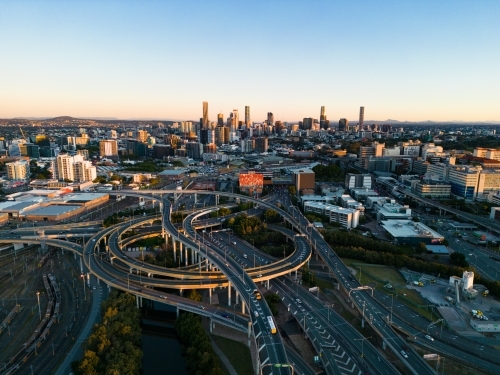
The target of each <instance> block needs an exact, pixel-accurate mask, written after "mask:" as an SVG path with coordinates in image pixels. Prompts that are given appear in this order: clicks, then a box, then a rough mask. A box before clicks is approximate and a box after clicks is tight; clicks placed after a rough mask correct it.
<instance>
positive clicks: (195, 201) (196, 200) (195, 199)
mask: <svg viewBox="0 0 500 375" xmlns="http://www.w3.org/2000/svg"><path fill="white" fill-rule="evenodd" d="M196 203H198V194H196V193H194V204H196Z"/></svg>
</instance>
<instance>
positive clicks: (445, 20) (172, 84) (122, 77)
mask: <svg viewBox="0 0 500 375" xmlns="http://www.w3.org/2000/svg"><path fill="white" fill-rule="evenodd" d="M499 16H500V1H498V0H491V1H488V0H481V1H474V0H470V1H460V0H451V1H446V0H438V1H435V0H431V1H424V0H418V1H404V0H394V1H375V0H366V1H362V0H356V1H347V0H345V1H334V0H327V1H314V0H310V1H306V0H304V1H293V0H292V1H290V0H288V1H285V0H283V1H278V0H270V1H264V0H262V1H261V0H252V1H239V0H236V1H235V0H232V1H211V0H205V1H188V0H185V1H173V0H170V1H87V0H86V1H83V0H80V1H78V0H72V1H48V0H47V1H42V0H38V1H28V0H22V1H14V0H3V1H2V2H1V4H0V51H1V54H0V118H11V117H17V116H25V117H27V116H59V115H69V116H76V117H84V116H95V117H117V118H161V119H199V118H200V117H201V110H202V104H201V102H202V101H208V102H209V116H210V120H212V121H215V120H216V116H217V113H219V112H220V111H222V112H223V113H224V116H225V117H227V116H228V114H229V112H230V111H231V110H232V109H233V108H235V109H238V110H239V111H240V114H242V113H244V106H245V105H249V106H250V107H251V115H252V120H253V121H262V120H264V119H265V116H266V113H267V112H269V111H270V112H274V115H275V119H277V120H279V119H281V120H284V121H294V120H298V119H302V118H303V117H314V118H319V114H320V106H322V105H324V106H326V113H327V116H328V118H329V119H330V120H332V121H338V119H339V118H341V117H346V118H348V119H351V120H355V119H356V118H357V116H358V112H359V107H360V106H362V105H363V106H365V119H373V120H386V119H397V120H400V121H405V120H408V121H424V120H435V121H445V120H463V121H490V120H496V121H500V22H499ZM241 116H242V115H240V117H241Z"/></svg>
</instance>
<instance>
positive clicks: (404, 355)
mask: <svg viewBox="0 0 500 375" xmlns="http://www.w3.org/2000/svg"><path fill="white" fill-rule="evenodd" d="M401 355H402V356H403V357H405V358H408V354H406V352H405V351H404V350H401Z"/></svg>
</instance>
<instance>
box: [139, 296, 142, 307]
mask: <svg viewBox="0 0 500 375" xmlns="http://www.w3.org/2000/svg"><path fill="white" fill-rule="evenodd" d="M139 302H140V304H141V307H142V297H139Z"/></svg>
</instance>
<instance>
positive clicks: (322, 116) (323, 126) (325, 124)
mask: <svg viewBox="0 0 500 375" xmlns="http://www.w3.org/2000/svg"><path fill="white" fill-rule="evenodd" d="M319 126H320V127H321V129H328V128H329V126H330V122H329V121H328V120H327V118H326V111H325V106H321V114H320V116H319Z"/></svg>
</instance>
